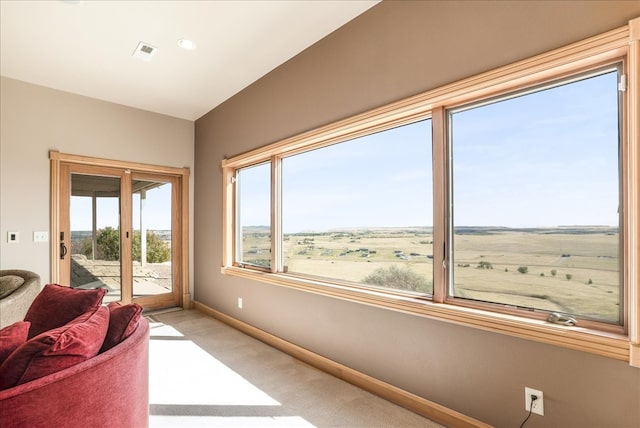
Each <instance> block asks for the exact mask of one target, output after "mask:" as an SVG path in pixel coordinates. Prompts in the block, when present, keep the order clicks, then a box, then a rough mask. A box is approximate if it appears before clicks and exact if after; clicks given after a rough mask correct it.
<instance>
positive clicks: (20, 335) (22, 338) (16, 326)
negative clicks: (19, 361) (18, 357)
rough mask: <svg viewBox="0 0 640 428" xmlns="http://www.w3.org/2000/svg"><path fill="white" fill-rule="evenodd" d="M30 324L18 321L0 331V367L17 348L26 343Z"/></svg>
mask: <svg viewBox="0 0 640 428" xmlns="http://www.w3.org/2000/svg"><path fill="white" fill-rule="evenodd" d="M30 325H31V323H30V322H27V321H18V322H14V323H13V324H11V325H8V326H6V327H5V328H3V329H2V330H0V365H2V363H4V361H5V360H6V359H7V358H9V355H11V353H12V352H13V351H15V350H16V349H17V348H18V346H20V345H22V344H23V343H24V342H26V341H27V334H28V333H29V326H30Z"/></svg>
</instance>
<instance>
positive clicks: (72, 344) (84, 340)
mask: <svg viewBox="0 0 640 428" xmlns="http://www.w3.org/2000/svg"><path fill="white" fill-rule="evenodd" d="M104 293H105V290H101V289H95V290H74V289H71V288H69V287H62V286H59V285H56V284H48V285H46V286H45V287H44V289H43V290H42V291H41V292H40V294H39V295H38V296H37V297H36V298H35V300H34V301H33V303H32V304H31V306H30V308H29V310H28V311H27V315H26V316H25V319H24V321H19V322H16V323H15V324H12V325H10V326H8V327H5V328H3V329H2V330H0V360H1V361H2V362H1V363H0V426H2V428H22V427H24V428H38V427H65V428H73V427H78V428H80V427H82V428H86V427H92V428H95V427H132V428H133V427H135V428H140V427H147V426H148V424H149V322H148V321H147V320H146V319H145V318H144V317H142V316H141V312H142V308H141V307H140V306H139V305H136V304H129V305H124V306H120V305H118V304H116V303H111V304H109V306H106V307H105V306H101V302H102V297H103V296H104Z"/></svg>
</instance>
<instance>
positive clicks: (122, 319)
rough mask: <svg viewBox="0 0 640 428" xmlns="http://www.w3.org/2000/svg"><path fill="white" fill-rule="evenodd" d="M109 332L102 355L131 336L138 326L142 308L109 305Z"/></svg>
mask: <svg viewBox="0 0 640 428" xmlns="http://www.w3.org/2000/svg"><path fill="white" fill-rule="evenodd" d="M108 308H109V311H110V312H111V315H110V316H109V330H107V336H106V337H105V339H104V343H103V344H102V349H100V353H102V352H104V351H107V350H109V349H111V348H113V347H114V346H116V345H117V344H118V343H120V342H122V341H123V340H125V339H126V338H127V337H129V336H131V333H133V332H134V331H135V329H136V327H137V326H138V320H139V319H140V315H141V314H142V306H140V305H139V304H137V303H131V304H129V305H124V306H120V304H118V303H116V302H112V303H109V306H108Z"/></svg>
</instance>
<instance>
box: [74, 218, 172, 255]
mask: <svg viewBox="0 0 640 428" xmlns="http://www.w3.org/2000/svg"><path fill="white" fill-rule="evenodd" d="M131 244H132V248H131V256H132V258H133V260H135V261H138V262H139V261H141V258H142V257H141V255H140V252H141V249H140V248H141V243H140V231H134V232H133V237H132V241H131ZM80 248H81V250H80V251H81V252H82V254H84V255H85V256H87V257H91V255H92V254H91V253H92V245H91V238H87V239H84V240H83V241H82V243H81V246H80ZM95 258H96V260H109V261H117V260H120V231H119V230H118V229H114V228H113V227H110V226H108V227H105V228H104V229H99V230H98V232H97V236H96V255H95ZM169 260H171V248H170V247H169V244H167V243H166V242H165V241H163V240H162V239H160V237H159V236H158V235H157V234H155V233H154V232H152V231H147V263H163V262H166V261H169Z"/></svg>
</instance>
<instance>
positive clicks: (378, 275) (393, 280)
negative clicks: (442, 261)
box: [361, 266, 430, 292]
mask: <svg viewBox="0 0 640 428" xmlns="http://www.w3.org/2000/svg"><path fill="white" fill-rule="evenodd" d="M361 282H362V283H363V284H370V285H379V286H382V287H389V288H397V289H402V290H411V291H425V292H426V291H430V284H429V281H427V279H426V278H425V277H423V276H422V275H420V274H419V273H416V272H414V271H412V270H411V268H410V267H409V266H405V267H404V268H402V269H401V268H399V267H398V266H389V267H388V268H383V267H382V268H378V269H376V270H374V271H373V272H372V273H371V274H370V275H368V276H367V277H365V278H364V279H363V280H362V281H361Z"/></svg>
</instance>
